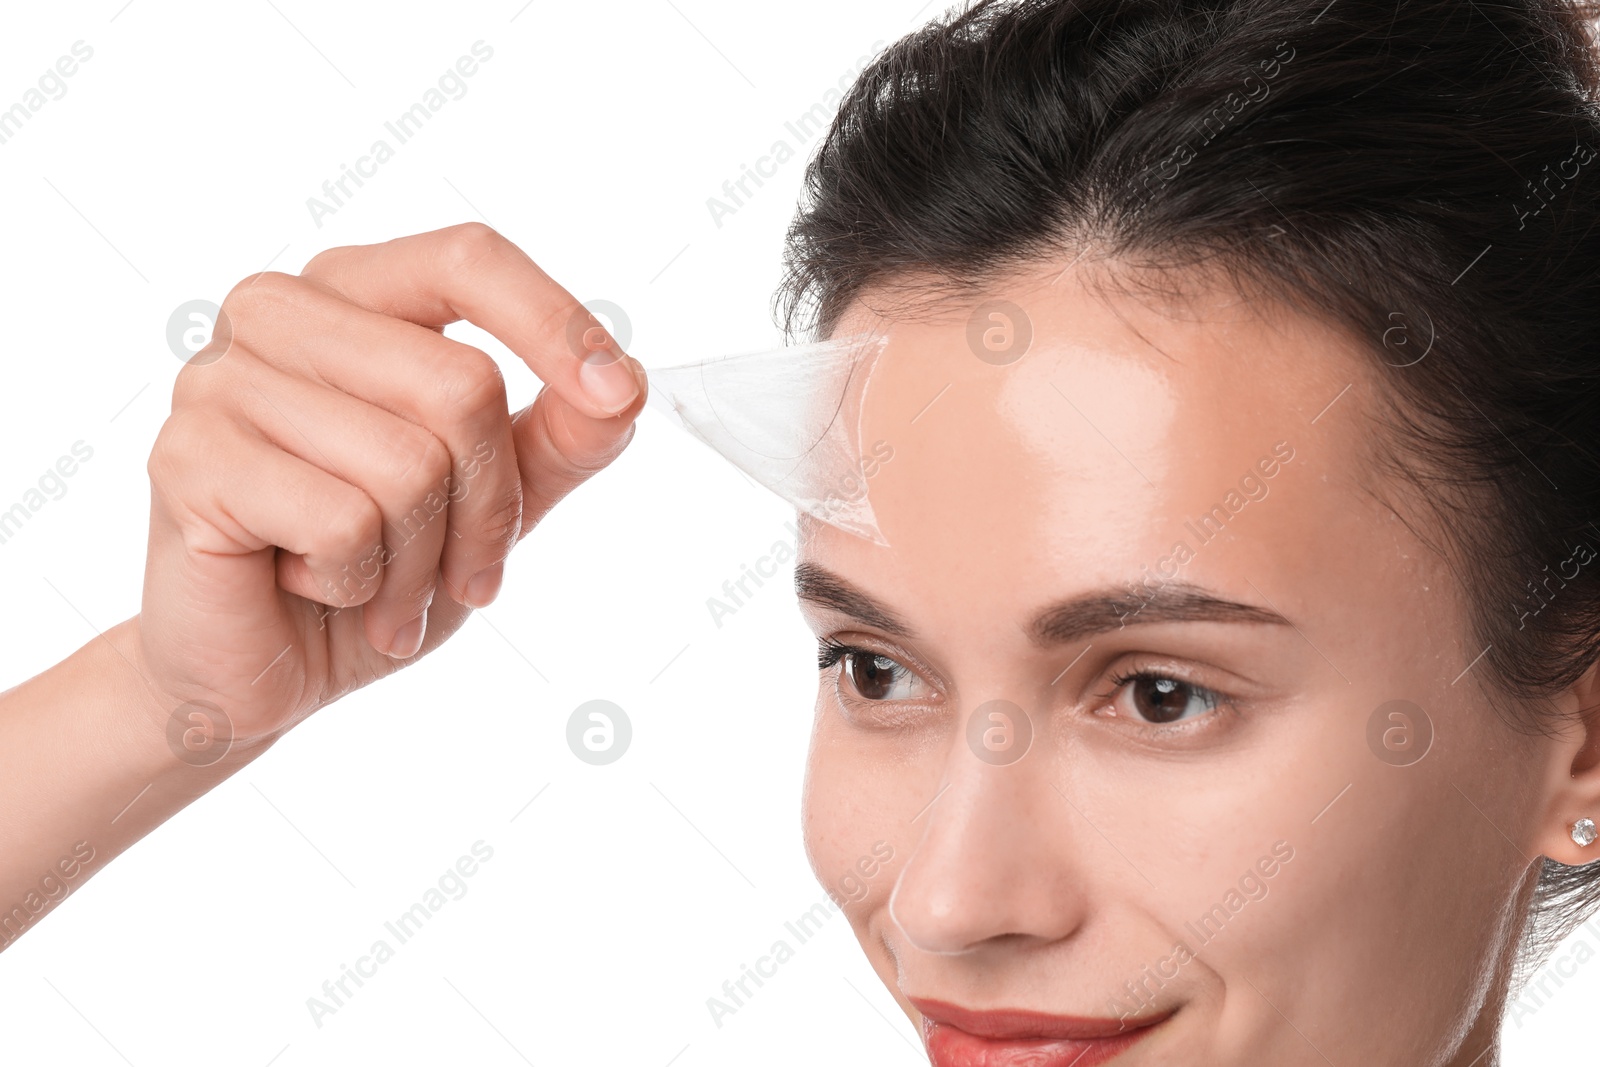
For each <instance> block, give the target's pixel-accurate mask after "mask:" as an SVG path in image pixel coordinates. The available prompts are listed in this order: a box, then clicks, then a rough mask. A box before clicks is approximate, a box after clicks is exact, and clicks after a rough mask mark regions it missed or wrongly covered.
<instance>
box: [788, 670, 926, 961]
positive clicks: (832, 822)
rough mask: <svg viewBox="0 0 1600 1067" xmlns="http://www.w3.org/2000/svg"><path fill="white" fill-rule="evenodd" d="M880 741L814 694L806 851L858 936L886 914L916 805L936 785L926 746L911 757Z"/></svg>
mask: <svg viewBox="0 0 1600 1067" xmlns="http://www.w3.org/2000/svg"><path fill="white" fill-rule="evenodd" d="M888 744H889V742H888V741H887V739H886V738H884V737H881V736H878V735H873V734H870V733H868V732H865V731H860V730H857V729H854V728H852V727H850V726H848V725H847V724H845V723H844V722H843V721H842V720H841V719H840V717H839V714H838V712H837V711H836V710H834V709H833V708H832V707H831V706H830V705H828V704H827V703H826V698H823V699H822V700H819V706H818V712H817V720H816V724H815V725H814V727H813V730H812V736H811V751H810V754H809V756H808V759H807V763H806V781H805V791H804V795H803V797H802V825H803V827H804V833H805V846H806V856H807V858H808V859H809V860H810V863H811V870H812V872H813V873H814V874H815V875H816V878H817V881H818V882H819V883H821V885H822V886H823V888H825V889H826V890H827V891H828V892H829V894H831V895H832V896H833V898H834V899H835V900H836V901H837V902H838V903H839V904H840V905H841V906H842V907H843V908H844V910H845V913H846V914H847V915H848V916H849V918H850V922H851V925H852V926H854V927H856V929H857V935H858V936H862V937H864V936H865V927H866V925H867V924H868V923H869V922H871V921H872V919H873V917H874V916H876V915H880V914H882V915H884V916H885V918H886V909H887V905H888V901H889V895H890V893H891V891H892V890H893V888H894V882H895V878H896V877H897V876H898V874H899V871H900V867H901V865H902V864H903V862H904V860H905V857H907V856H909V855H910V853H911V851H912V849H913V848H914V847H915V845H916V838H915V836H914V835H915V834H917V833H918V832H919V830H920V829H921V827H922V826H923V820H924V819H925V818H926V816H925V815H924V816H922V817H921V818H918V816H919V811H920V809H922V808H924V807H925V806H926V805H927V802H928V799H929V798H930V797H931V796H932V795H933V793H936V792H937V791H938V778H939V773H940V765H939V761H938V760H937V758H936V756H935V754H934V753H933V752H932V750H929V751H928V752H927V753H926V754H925V756H922V757H919V756H915V755H913V754H910V753H908V752H907V751H906V750H905V749H903V748H901V747H899V746H896V747H895V748H894V750H893V751H890V750H889V749H888V747H886V746H887V745H888ZM929 781H931V782H932V783H933V785H932V786H931V787H927V786H926V783H927V782H929ZM924 794H926V795H924Z"/></svg>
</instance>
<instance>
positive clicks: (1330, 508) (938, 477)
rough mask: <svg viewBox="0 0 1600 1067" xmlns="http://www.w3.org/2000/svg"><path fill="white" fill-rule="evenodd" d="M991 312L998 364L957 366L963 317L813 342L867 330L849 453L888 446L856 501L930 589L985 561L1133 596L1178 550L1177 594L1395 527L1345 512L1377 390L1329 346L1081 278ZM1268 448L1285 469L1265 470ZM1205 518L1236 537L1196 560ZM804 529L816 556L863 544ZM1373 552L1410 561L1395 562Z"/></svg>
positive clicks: (1217, 300) (967, 349) (1366, 373)
mask: <svg viewBox="0 0 1600 1067" xmlns="http://www.w3.org/2000/svg"><path fill="white" fill-rule="evenodd" d="M1004 299H1005V300H1006V302H1008V303H1009V304H1011V305H1012V306H1013V307H1015V308H1017V309H1019V310H1020V312H1021V314H1022V315H1024V316H1026V320H1027V323H1028V326H1029V327H1030V328H1031V333H1032V340H1031V342H1030V343H1029V345H1028V347H1027V349H1026V351H1025V352H1024V354H1023V355H1022V356H1021V357H1020V358H1018V359H1016V361H1015V362H1012V363H1009V364H1006V365H995V364H994V363H992V362H987V361H985V360H984V359H981V358H978V356H977V355H976V354H975V351H974V348H973V344H972V340H973V334H974V331H973V330H971V329H969V328H968V320H969V318H970V317H971V313H972V308H973V305H972V304H971V303H967V304H964V305H961V306H956V307H953V308H951V309H950V310H949V311H948V312H946V313H944V314H937V315H936V316H919V317H918V318H917V319H916V320H907V319H898V320H894V321H892V323H890V322H889V321H888V320H885V319H882V318H880V317H878V316H876V315H874V314H873V313H871V312H869V311H867V309H866V308H865V307H864V306H863V305H861V304H856V305H854V306H853V307H852V309H851V310H850V312H849V313H847V315H846V316H845V317H844V318H843V319H842V320H841V323H840V325H839V328H838V329H837V330H836V331H835V333H836V335H843V334H847V333H851V332H856V331H858V330H869V329H874V328H877V329H882V328H884V327H885V326H886V325H887V326H888V327H889V341H888V343H887V345H886V346H885V349H884V351H883V354H882V355H881V356H880V358H879V360H878V362H877V364H876V367H875V369H874V370H873V373H872V376H871V379H870V384H869V387H868V390H867V393H866V396H865V399H864V400H863V401H862V411H861V440H862V441H863V443H870V442H874V441H878V440H882V441H885V442H887V443H888V444H889V445H890V446H891V447H893V449H894V456H893V459H892V460H891V461H889V462H887V463H885V464H883V465H882V466H881V467H880V468H879V470H878V471H877V473H875V474H874V475H873V476H872V478H871V480H870V483H869V490H868V498H869V500H870V502H871V504H872V506H873V509H874V511H875V513H876V514H877V516H878V523H879V526H880V529H881V530H882V532H883V533H884V535H885V537H886V539H887V541H888V542H889V544H890V545H892V546H897V547H903V548H905V549H907V551H908V552H910V551H912V550H914V553H915V556H916V558H917V559H918V560H919V561H921V562H922V563H925V564H938V565H941V566H943V567H948V568H952V570H951V571H949V572H948V573H949V574H950V575H951V577H955V576H957V575H962V574H973V573H974V572H975V571H976V570H977V569H978V568H977V567H976V566H975V564H976V563H977V560H978V559H979V558H981V557H982V556H983V555H984V554H985V552H986V550H989V551H995V550H1002V549H1003V551H1004V554H1005V556H1006V558H1007V560H1008V561H1010V562H1009V565H1008V566H1007V567H1006V568H1005V569H1006V570H1007V571H1010V572H1013V573H1017V574H1026V575H1028V577H1027V579H1026V580H1027V581H1028V582H1029V583H1032V582H1035V581H1037V580H1038V579H1039V578H1040V577H1041V576H1043V575H1047V574H1052V573H1058V574H1059V573H1063V572H1065V573H1067V574H1070V576H1071V580H1072V583H1073V584H1081V585H1084V586H1089V585H1091V584H1095V583H1097V582H1098V583H1112V582H1121V583H1126V582H1127V581H1129V580H1137V579H1138V578H1139V576H1140V574H1141V572H1142V570H1143V568H1144V567H1145V566H1146V565H1149V566H1150V567H1151V569H1152V571H1154V570H1155V569H1156V567H1157V565H1158V564H1159V563H1160V562H1161V560H1162V559H1163V558H1164V557H1169V556H1170V554H1171V551H1172V549H1173V548H1174V546H1175V544H1176V543H1177V542H1179V541H1183V542H1186V543H1187V544H1188V546H1189V547H1191V548H1193V549H1194V550H1195V553H1196V556H1197V558H1196V560H1195V563H1194V564H1189V565H1185V566H1184V567H1183V576H1184V577H1185V578H1186V579H1191V580H1193V579H1195V578H1196V576H1197V573H1198V572H1199V571H1201V570H1202V569H1205V568H1204V567H1203V564H1204V560H1203V559H1201V558H1199V557H1201V556H1210V555H1219V556H1220V555H1224V554H1227V553H1229V552H1230V550H1233V549H1236V548H1237V547H1238V546H1239V545H1240V544H1241V543H1242V542H1243V541H1246V540H1248V541H1249V542H1251V543H1252V544H1253V545H1259V544H1262V543H1271V544H1275V545H1278V546H1282V547H1283V548H1285V549H1286V550H1287V556H1288V558H1285V559H1282V560H1274V559H1273V558H1270V557H1262V556H1260V555H1259V554H1258V553H1256V552H1255V548H1254V547H1252V548H1251V549H1250V552H1251V555H1252V560H1253V563H1252V566H1251V567H1249V568H1247V569H1246V570H1245V571H1244V573H1242V574H1241V575H1240V576H1239V577H1248V578H1249V579H1250V580H1252V581H1255V582H1256V584H1257V585H1260V584H1261V580H1262V579H1264V578H1267V577H1269V574H1268V570H1269V569H1270V568H1271V567H1273V566H1274V565H1277V564H1278V563H1283V564H1289V565H1298V564H1299V562H1300V556H1301V554H1302V552H1311V551H1317V550H1318V549H1319V548H1320V547H1327V546H1329V545H1337V544H1347V543H1348V535H1349V533H1350V532H1351V530H1352V529H1354V528H1360V529H1362V530H1364V531H1367V532H1368V533H1369V534H1370V532H1371V528H1372V526H1373V524H1374V523H1376V524H1378V527H1379V529H1380V530H1384V529H1387V528H1389V527H1390V526H1391V525H1393V526H1396V527H1398V526H1400V525H1402V524H1400V523H1399V521H1398V519H1397V518H1396V516H1394V515H1393V514H1392V513H1390V512H1389V511H1388V509H1387V508H1385V507H1384V506H1383V505H1382V504H1380V503H1378V502H1377V501H1376V500H1375V499H1370V498H1367V499H1364V501H1363V503H1362V507H1361V510H1360V511H1353V510H1352V509H1351V504H1352V502H1353V501H1354V500H1355V499H1356V498H1357V497H1363V498H1366V497H1368V493H1367V487H1366V484H1365V483H1366V479H1367V471H1368V470H1369V469H1370V464H1369V463H1368V462H1367V454H1368V449H1369V446H1370V442H1371V441H1372V440H1373V433H1374V430H1375V426H1374V424H1373V423H1372V421H1371V418H1370V415H1369V412H1370V410H1371V405H1370V403H1368V400H1369V399H1370V398H1369V396H1368V394H1369V393H1370V392H1371V390H1372V389H1373V388H1374V387H1375V385H1376V384H1377V383H1376V381H1375V375H1374V373H1373V368H1371V367H1370V366H1369V364H1370V363H1371V362H1372V356H1371V355H1370V354H1368V353H1367V352H1366V351H1364V350H1363V349H1361V348H1360V346H1359V345H1358V344H1357V343H1356V342H1355V341H1354V340H1353V339H1350V338H1348V337H1347V336H1346V335H1344V334H1343V333H1341V332H1339V331H1336V330H1334V329H1332V328H1330V327H1328V326H1326V325H1322V324H1319V323H1316V322H1314V321H1312V320H1309V319H1306V318H1304V317H1301V316H1298V315H1295V314H1293V313H1291V312H1289V311H1288V310H1287V309H1283V308H1281V307H1280V306H1278V305H1274V304H1270V303H1266V302H1263V301H1259V300H1257V301H1250V302H1246V301H1245V300H1244V299H1242V298H1241V297H1240V296H1239V295H1238V294H1237V293H1236V292H1234V291H1233V290H1232V289H1231V288H1226V287H1220V286H1205V285H1202V284H1200V283H1199V282H1194V281H1191V282H1190V284H1189V288H1188V292H1187V294H1186V295H1184V296H1181V297H1179V296H1167V295H1153V294H1142V293H1141V294H1137V295H1133V294H1129V293H1124V292H1121V291H1117V290H1114V289H1113V290H1111V291H1109V292H1108V291H1106V290H1105V289H1104V288H1103V286H1102V284H1100V283H1097V282H1096V281H1095V280H1094V278H1093V276H1091V275H1089V274H1087V273H1086V272H1085V271H1084V270H1083V269H1082V268H1077V269H1074V270H1072V271H1069V272H1068V273H1067V274H1065V275H1060V276H1058V275H1057V273H1056V272H1055V271H1054V270H1051V271H1047V272H1044V273H1042V274H1037V275H1032V276H1023V277H1021V278H1020V279H1017V280H1015V281H1014V282H1013V283H1011V284H1009V285H1008V286H1007V287H1006V288H1005V290H1004ZM1275 448H1276V449H1277V456H1282V455H1286V454H1290V453H1292V455H1293V459H1291V460H1289V461H1288V462H1282V461H1281V460H1280V461H1278V462H1276V463H1274V462H1273V461H1274V460H1275V459H1276V457H1275V455H1274V449H1275ZM1263 461H1265V462H1266V463H1267V466H1268V468H1269V469H1271V468H1274V467H1275V468H1277V469H1276V471H1275V473H1274V474H1273V476H1271V477H1266V476H1264V475H1263V473H1262V469H1261V467H1260V464H1261V463H1263ZM1251 478H1253V479H1255V480H1256V481H1259V482H1261V483H1264V487H1265V492H1266V493H1267V497H1268V498H1273V497H1276V498H1277V500H1276V501H1275V502H1274V503H1273V504H1271V505H1270V506H1255V502H1252V503H1251V504H1248V505H1245V506H1243V507H1240V500H1241V498H1246V497H1247V494H1248V493H1250V492H1254V493H1256V494H1260V493H1261V492H1262V491H1263V490H1262V489H1261V488H1256V487H1254V485H1253V484H1251V483H1249V482H1248V481H1247V480H1248V479H1251ZM1241 481H1246V484H1245V486H1243V487H1241ZM1230 491H1234V492H1236V493H1237V494H1238V496H1236V497H1235V498H1233V499H1232V500H1231V501H1230V500H1227V499H1226V498H1227V494H1228V493H1229V492H1230ZM1263 503H1264V501H1263ZM1219 504H1223V505H1224V506H1225V507H1227V506H1229V505H1231V506H1232V507H1234V508H1239V509H1240V510H1239V511H1238V513H1237V518H1238V519H1239V520H1240V521H1239V522H1238V523H1237V524H1234V523H1232V522H1231V521H1230V522H1229V523H1228V525H1229V526H1230V527H1231V528H1230V529H1227V530H1225V531H1224V532H1223V534H1222V535H1221V536H1220V537H1218V538H1216V539H1215V540H1212V541H1209V542H1207V543H1205V544H1204V545H1203V546H1202V544H1201V536H1200V535H1204V534H1207V533H1209V532H1210V530H1209V529H1208V528H1203V527H1201V526H1200V524H1199V520H1200V518H1201V517H1202V516H1204V515H1206V514H1208V513H1209V512H1211V510H1212V509H1213V508H1215V507H1217V506H1218V505H1219ZM1229 514H1230V515H1231V514H1232V512H1231V511H1230V512H1229ZM819 535H820V536H823V537H824V538H825V541H826V543H827V544H828V545H829V546H830V554H836V553H843V554H844V555H852V554H854V553H855V552H856V550H859V549H862V548H870V547H871V546H867V545H865V544H864V543H863V544H856V543H855V542H856V541H857V539H855V538H849V537H843V538H841V537H830V536H827V535H826V534H822V533H821V532H820V531H819ZM1396 536H1399V534H1398V533H1397V534H1396ZM1391 543H1392V545H1393V547H1394V548H1395V549H1396V551H1398V552H1400V553H1401V555H1402V556H1403V557H1408V558H1409V557H1411V555H1412V553H1411V546H1409V545H1406V546H1405V547H1403V548H1402V546H1401V543H1400V542H1391ZM883 562H884V561H883V559H882V558H879V557H877V556H874V558H873V565H874V566H882V565H883ZM1418 562H1419V564H1420V562H1421V561H1420V560H1419V561H1418ZM1169 570H1170V566H1169ZM988 577H989V578H991V579H992V578H994V577H996V575H993V574H991V575H988ZM1232 584H1234V585H1242V588H1234V589H1232V590H1231V592H1233V593H1238V594H1243V595H1241V596H1240V599H1244V600H1247V601H1249V602H1255V603H1259V602H1260V598H1259V597H1254V596H1250V595H1249V594H1250V589H1249V587H1248V585H1244V584H1243V583H1240V582H1239V581H1238V580H1237V578H1236V579H1235V581H1234V582H1233V583H1232ZM1418 584H1419V588H1420V586H1421V585H1432V584H1434V583H1429V582H1419V583H1418ZM1070 591H1071V590H1070V589H1066V588H1063V589H1062V590H1061V592H1063V593H1065V592H1070ZM1435 591H1436V590H1435V589H1433V588H1430V589H1429V590H1428V592H1429V593H1433V592H1435ZM973 592H974V593H978V594H979V595H982V593H981V590H976V589H975V590H973ZM1014 592H1017V590H1015V589H999V588H997V589H994V590H993V594H994V595H995V597H996V598H997V599H998V598H1001V597H1004V596H1006V594H1010V593H1014ZM1009 602H1010V603H1011V604H1013V605H1014V604H1017V603H1025V602H1026V598H1024V599H1023V600H1021V601H1018V600H1010V601H1009ZM1280 608H1281V609H1282V610H1285V612H1287V610H1288V609H1287V608H1283V606H1282V605H1280Z"/></svg>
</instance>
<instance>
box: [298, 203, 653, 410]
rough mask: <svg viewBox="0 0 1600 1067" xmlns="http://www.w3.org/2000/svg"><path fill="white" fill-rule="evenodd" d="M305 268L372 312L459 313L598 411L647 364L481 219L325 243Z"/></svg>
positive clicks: (638, 378)
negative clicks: (377, 239)
mask: <svg viewBox="0 0 1600 1067" xmlns="http://www.w3.org/2000/svg"><path fill="white" fill-rule="evenodd" d="M301 277H303V278H305V279H307V280H308V281H311V282H313V283H315V284H317V285H320V286H322V287H324V288H326V289H329V290H331V291H332V292H333V293H335V294H336V295H338V296H340V297H342V298H343V299H345V300H347V301H349V302H350V303H352V304H356V305H357V306H359V307H363V308H366V309H367V310H369V311H376V312H378V313H380V314H383V315H389V316H392V317H395V318H401V319H405V320H407V321H409V322H414V323H417V324H418V325H421V326H427V327H430V328H432V329H439V328H442V327H444V326H446V325H448V324H449V323H452V322H458V321H460V320H462V319H465V320H466V321H468V322H471V323H472V324H473V325H475V326H479V327H481V328H483V329H484V330H486V331H488V332H489V333H491V334H493V335H494V336H495V337H496V338H497V339H499V341H500V342H501V343H502V344H504V345H505V346H506V347H507V348H509V349H510V350H511V351H512V352H514V353H515V354H516V355H517V357H518V358H519V359H521V360H522V361H523V362H524V363H526V364H527V365H528V367H529V369H531V370H532V371H533V373H534V374H536V375H538V376H539V378H540V379H542V380H543V381H545V382H547V383H549V385H550V387H551V388H552V389H554V390H555V391H556V392H557V393H559V394H560V396H561V399H563V400H565V401H566V402H567V403H569V404H571V405H572V406H573V407H575V408H577V409H578V410H579V411H581V412H583V413H585V414H587V415H590V416H592V417H594V418H606V417H609V416H612V415H616V414H619V413H620V412H622V411H625V410H626V409H627V408H628V405H630V404H631V403H633V401H634V399H635V398H636V397H637V396H638V395H639V393H640V391H641V390H642V389H643V388H644V368H642V367H640V366H639V364H638V363H637V362H636V361H635V360H633V359H632V358H631V357H630V356H628V355H627V354H626V353H624V352H623V351H622V348H621V346H620V345H618V344H617V342H616V339H615V338H613V337H612V336H611V334H610V332H609V331H607V330H605V329H604V328H603V327H601V325H600V323H599V322H598V321H597V320H596V319H595V317H594V316H593V315H592V314H590V312H589V310H588V309H587V308H585V307H584V306H583V305H582V304H581V303H579V302H578V301H577V300H576V299H575V298H574V297H573V296H572V294H571V293H569V292H567V291H566V290H565V289H563V288H562V287H561V286H560V285H558V284H557V283H556V281H555V279H553V278H551V277H550V275H548V274H546V273H545V272H544V271H543V270H542V269H541V268H540V267H539V265H538V264H537V263H535V262H534V261H533V260H532V259H530V258H529V257H528V255H527V253H525V252H523V251H522V249H520V248H518V247H517V246H516V245H514V244H512V243H511V242H510V241H508V240H506V239H505V238H504V237H502V236H501V235H500V234H499V233H497V232H495V231H494V230H493V229H491V228H490V227H488V226H485V225H483V224H482V223H477V222H468V223H463V224H461V225H458V226H447V227H445V228H444V229H442V230H432V231H429V232H428V233H419V234H414V235H412V236H409V237H399V238H396V239H395V240H392V241H385V242H383V243H381V244H375V245H350V246H347V247H343V248H330V249H328V250H327V251H326V252H322V253H320V254H319V255H317V256H316V257H315V258H313V259H312V260H311V262H310V263H307V264H306V267H305V270H303V271H301Z"/></svg>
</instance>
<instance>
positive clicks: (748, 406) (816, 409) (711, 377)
mask: <svg viewBox="0 0 1600 1067" xmlns="http://www.w3.org/2000/svg"><path fill="white" fill-rule="evenodd" d="M887 340H888V339H887V337H886V336H884V335H877V334H875V335H858V336H853V337H844V338H835V339H832V340H828V341H821V342H818V343H815V344H808V345H796V346H794V347H790V348H776V349H769V350H767V351H762V352H750V353H745V354H743V355H735V356H722V357H719V358H714V359H708V360H701V361H699V362H695V363H685V364H681V365H679V366H675V367H659V368H654V369H650V370H648V371H647V374H648V375H649V379H650V396H649V401H648V403H649V405H650V406H651V407H654V408H655V409H656V410H657V411H660V412H661V413H662V414H664V415H666V416H667V417H668V418H670V419H671V420H672V421H673V422H675V423H677V424H678V425H679V426H681V427H683V428H684V429H685V430H687V431H688V432H689V433H691V434H693V435H694V436H695V437H697V438H699V439H700V440H701V441H702V442H704V443H705V444H707V445H708V446H710V447H711V448H712V449H713V450H715V451H716V452H717V453H718V454H719V455H721V456H722V457H723V458H724V459H726V460H727V461H728V462H730V463H732V464H733V465H734V466H735V467H737V468H739V469H740V470H741V471H743V472H744V473H745V474H747V475H749V476H750V477H751V478H752V479H753V480H755V481H757V482H759V483H760V484H762V485H764V486H766V487H767V488H768V489H770V490H772V491H773V492H774V493H777V494H778V495H779V496H780V497H782V498H783V499H785V500H787V501H788V502H789V503H791V504H793V505H794V506H795V507H796V508H798V509H799V510H801V511H803V512H805V513H806V514H808V515H810V516H812V517H813V518H815V519H818V520H819V521H821V522H825V523H827V524H829V525H830V526H835V527H837V528H839V529H841V530H844V531H846V532H848V533H852V534H855V535H856V536H858V537H864V538H866V539H868V540H870V541H874V542H876V543H877V544H880V545H887V544H888V543H889V542H888V541H887V540H886V539H885V538H884V536H883V534H882V532H881V531H880V530H879V529H878V523H877V520H876V518H875V516H874V515H873V512H872V505H871V503H870V502H869V501H868V499H867V482H868V479H869V478H871V476H872V474H873V473H874V472H875V470H876V469H877V466H878V464H879V463H881V462H882V461H883V460H884V459H886V458H887V456H885V455H884V454H883V453H884V451H885V449H884V448H883V447H882V443H881V442H879V443H878V445H879V447H877V448H875V447H874V445H873V443H871V442H863V441H862V439H861V438H862V434H861V411H862V403H863V400H864V398H865V395H866V391H867V387H868V384H869V382H870V380H871V377H872V371H873V369H874V367H875V366H876V364H877V361H878V357H879V355H880V354H881V353H882V350H883V347H884V345H885V343H886V342H887Z"/></svg>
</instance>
